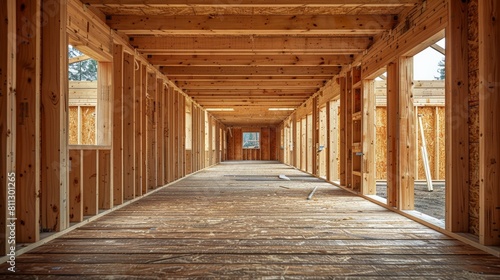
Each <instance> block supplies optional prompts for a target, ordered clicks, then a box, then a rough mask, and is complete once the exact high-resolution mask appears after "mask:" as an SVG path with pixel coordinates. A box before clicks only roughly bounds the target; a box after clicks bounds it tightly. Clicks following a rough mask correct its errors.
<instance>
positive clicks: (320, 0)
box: [85, 0, 421, 7]
mask: <svg viewBox="0 0 500 280" xmlns="http://www.w3.org/2000/svg"><path fill="white" fill-rule="evenodd" d="M420 2H421V0H385V1H383V4H382V5H383V6H414V5H415V4H417V3H420ZM85 3H86V4H90V5H92V6H95V7H107V6H118V7H124V6H135V7H140V6H145V5H147V6H156V7H172V6H173V7H191V6H291V7H298V6H358V5H373V6H382V5H381V1H380V0H352V1H346V0H306V1H304V0H275V1H268V0H225V1H205V0H85Z"/></svg>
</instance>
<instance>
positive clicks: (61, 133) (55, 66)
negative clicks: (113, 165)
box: [40, 0, 69, 231]
mask: <svg viewBox="0 0 500 280" xmlns="http://www.w3.org/2000/svg"><path fill="white" fill-rule="evenodd" d="M42 13H43V15H44V17H43V19H42V20H43V22H42V38H43V39H42V54H41V57H42V75H41V77H42V79H41V85H42V95H41V111H40V121H41V128H40V132H41V133H40V138H41V140H42V141H41V142H42V143H41V185H40V189H41V194H42V197H41V202H40V203H41V221H40V225H41V227H42V230H45V231H60V230H63V229H66V228H67V227H68V226H69V211H68V208H69V207H68V199H69V194H68V184H69V182H68V40H67V34H66V27H67V23H66V22H67V3H66V1H62V0H54V1H43V3H42Z"/></svg>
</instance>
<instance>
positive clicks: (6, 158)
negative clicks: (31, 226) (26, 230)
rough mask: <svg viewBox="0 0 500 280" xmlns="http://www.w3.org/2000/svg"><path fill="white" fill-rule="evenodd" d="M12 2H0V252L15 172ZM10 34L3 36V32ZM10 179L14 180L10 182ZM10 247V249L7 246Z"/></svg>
mask: <svg viewBox="0 0 500 280" xmlns="http://www.w3.org/2000/svg"><path fill="white" fill-rule="evenodd" d="M15 22H16V5H15V1H14V0H8V1H1V2H0V34H2V35H0V36H1V37H2V39H1V40H0V135H2V137H0V154H1V155H3V156H2V158H0V236H1V237H0V255H6V254H8V253H9V254H11V252H12V251H13V250H15V244H9V239H8V238H9V234H8V231H7V223H8V222H10V220H9V218H14V217H15V215H14V213H9V212H7V210H8V201H9V200H12V199H10V198H9V197H8V195H9V192H8V190H9V187H10V188H12V187H13V185H12V184H15V176H16V103H15V102H16V98H15V92H16V59H15V58H16V37H15V36H13V35H14V34H16V24H15ZM9 34H10V35H11V36H7V35H9ZM13 181H14V182H13ZM11 248H12V249H11Z"/></svg>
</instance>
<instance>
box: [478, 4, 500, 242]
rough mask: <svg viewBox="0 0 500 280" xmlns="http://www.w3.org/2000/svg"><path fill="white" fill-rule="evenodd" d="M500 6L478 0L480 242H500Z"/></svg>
mask: <svg viewBox="0 0 500 280" xmlns="http://www.w3.org/2000/svg"><path fill="white" fill-rule="evenodd" d="M498 18H500V6H499V4H498V2H497V1H492V0H480V1H479V77H481V78H480V81H479V83H480V87H479V96H480V99H479V114H480V128H479V129H480V135H481V138H480V146H479V150H480V154H479V158H480V167H479V168H480V170H479V173H480V175H479V176H480V178H481V180H480V194H479V196H480V209H481V213H480V219H479V242H481V244H484V245H500V235H499V230H500V211H499V210H500V190H499V186H500V145H499V141H498V140H499V139H500V114H499V112H498V108H499V106H500V97H499V95H500V86H499V85H500V84H499V81H500V71H499V70H498V63H499V62H500V56H499V55H498V52H497V49H496V46H498V44H499V43H500V28H499V27H498V23H497V19H498Z"/></svg>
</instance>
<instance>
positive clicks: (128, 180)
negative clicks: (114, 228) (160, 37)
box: [120, 52, 136, 200]
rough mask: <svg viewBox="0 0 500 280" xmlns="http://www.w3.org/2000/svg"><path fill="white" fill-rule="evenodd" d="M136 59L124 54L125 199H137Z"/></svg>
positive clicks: (123, 136)
mask: <svg viewBox="0 0 500 280" xmlns="http://www.w3.org/2000/svg"><path fill="white" fill-rule="evenodd" d="M135 67H136V64H135V57H134V55H132V54H129V53H126V52H125V53H124V54H123V97H122V98H123V105H122V110H123V113H122V119H121V120H120V121H121V122H122V129H123V133H122V143H123V154H122V156H123V199H124V200H130V199H133V198H134V197H135V183H136V181H135V175H136V174H135V169H136V166H135V156H136V150H135V125H136V122H135V111H134V109H135V108H134V107H135Z"/></svg>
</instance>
